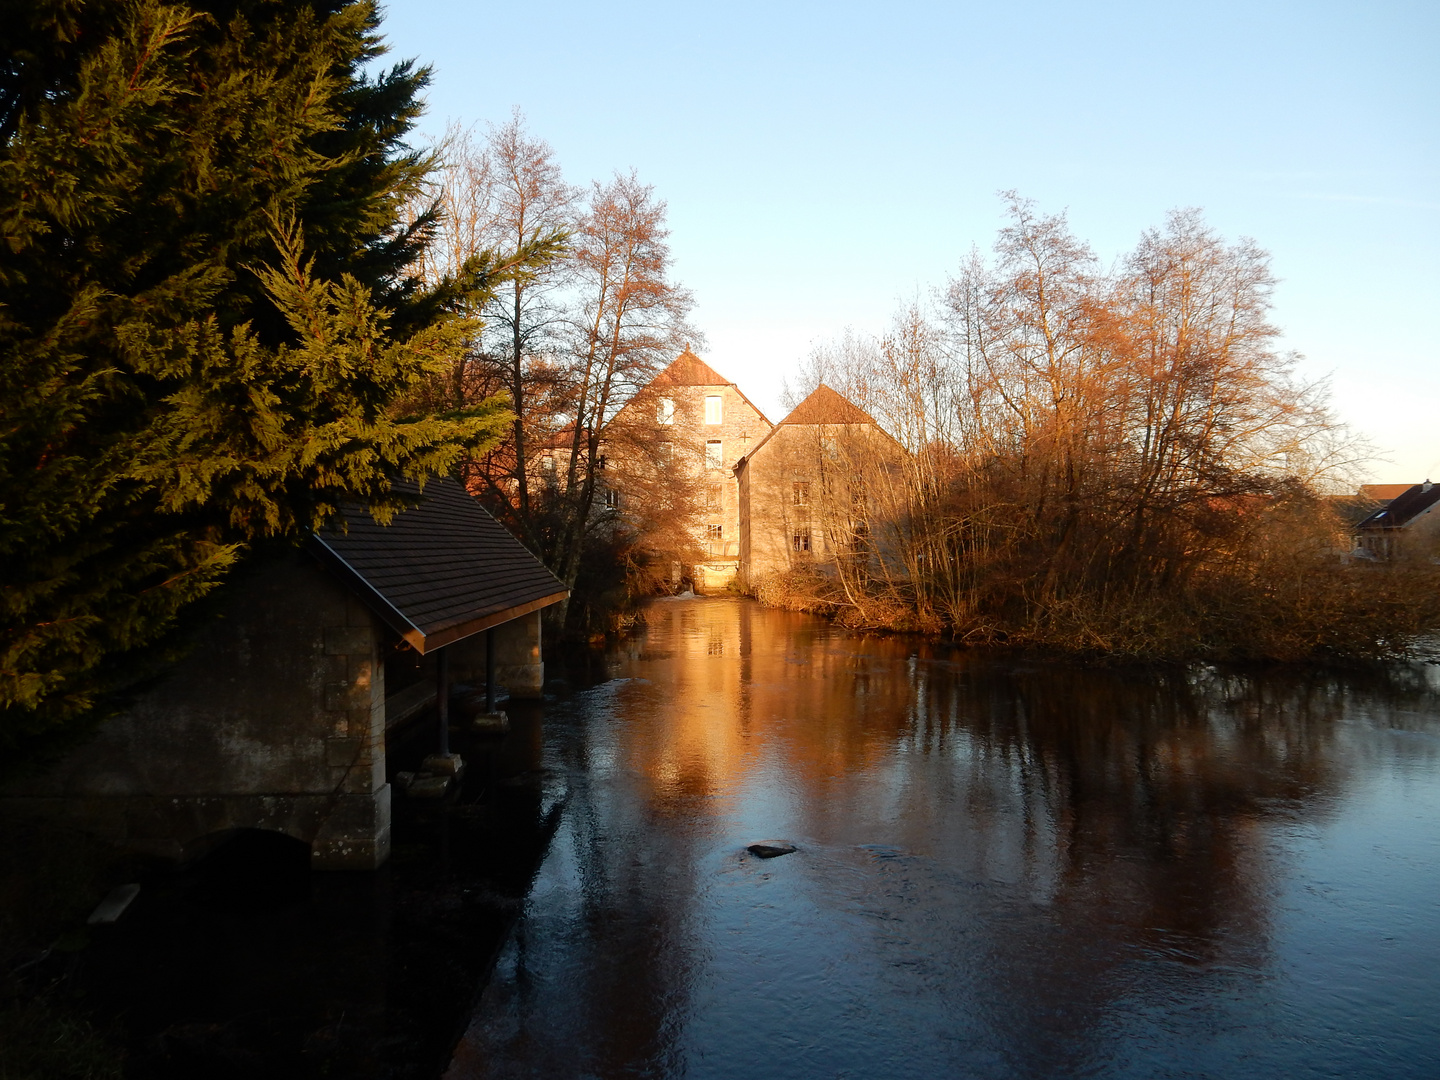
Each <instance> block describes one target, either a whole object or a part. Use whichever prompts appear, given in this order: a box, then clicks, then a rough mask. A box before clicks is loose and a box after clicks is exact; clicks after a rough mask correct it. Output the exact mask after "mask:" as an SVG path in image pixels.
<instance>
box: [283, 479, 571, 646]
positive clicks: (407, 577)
mask: <svg viewBox="0 0 1440 1080" xmlns="http://www.w3.org/2000/svg"><path fill="white" fill-rule="evenodd" d="M395 489H396V490H397V491H401V492H404V493H406V494H409V495H413V496H415V497H417V498H418V499H419V500H420V502H419V505H417V506H415V507H413V508H412V509H409V510H405V511H402V512H401V513H399V514H397V515H395V518H394V519H393V520H392V521H391V523H390V524H389V525H381V524H379V523H378V522H377V521H376V520H375V519H374V518H373V517H371V516H370V513H369V511H367V510H366V509H364V508H363V507H346V509H345V517H346V523H347V528H346V530H345V531H344V532H340V531H338V530H331V529H327V530H324V531H322V532H318V533H315V534H314V535H313V536H312V537H311V542H310V550H311V551H312V552H314V554H315V555H316V556H317V557H318V558H319V559H320V561H321V562H323V563H324V564H325V565H326V566H328V567H329V568H330V569H331V570H333V571H334V572H335V573H336V574H338V575H339V576H340V578H341V579H342V580H344V581H345V583H346V584H347V585H348V586H349V587H350V588H352V589H353V590H354V591H355V593H356V595H358V596H359V597H360V598H361V599H363V600H364V601H365V603H366V604H367V605H368V606H369V607H370V608H371V609H372V610H373V611H374V612H375V614H376V615H377V616H379V617H380V619H382V620H383V621H384V622H385V623H386V624H387V625H389V627H390V628H391V629H392V630H394V631H395V632H396V633H398V634H399V635H400V636H401V637H403V638H404V639H405V640H406V641H408V642H409V643H410V644H411V645H412V646H414V648H415V649H416V650H417V651H419V652H421V653H428V652H434V651H435V650H436V649H438V648H440V647H441V646H444V645H448V644H450V643H451V642H452V641H459V640H460V639H461V638H467V637H469V636H470V635H472V634H477V633H479V632H480V631H481V630H487V629H489V628H490V627H492V626H498V625H499V624H500V623H504V622H509V621H510V620H511V619H517V618H519V617H520V616H521V615H528V614H529V613H530V612H532V611H535V610H537V609H539V608H543V607H548V606H549V605H551V604H554V603H557V602H558V601H560V600H563V599H565V597H566V595H568V591H567V590H566V588H565V586H564V585H562V584H561V583H560V580H559V579H558V578H556V577H555V575H554V574H552V573H551V572H550V571H549V570H547V569H546V568H545V567H544V565H542V564H541V562H540V560H539V559H537V558H535V556H534V555H532V554H530V552H529V551H527V550H526V549H525V548H524V547H523V546H522V545H521V544H520V542H519V541H518V540H516V539H515V538H514V537H513V536H511V535H510V534H509V533H508V532H506V531H505V528H504V526H502V525H501V524H500V523H499V522H498V521H496V520H495V519H494V518H493V517H491V516H490V514H489V513H488V512H487V511H486V510H485V508H484V507H483V506H481V505H480V504H479V503H478V502H476V501H475V499H474V498H472V497H471V496H470V494H469V493H468V492H466V490H465V489H464V488H463V487H461V486H460V484H458V483H457V482H455V481H454V480H449V479H441V480H431V481H429V482H428V483H427V484H426V485H425V490H424V493H423V494H422V493H421V492H420V489H419V487H418V486H417V485H416V484H413V483H409V482H398V483H396V485H395Z"/></svg>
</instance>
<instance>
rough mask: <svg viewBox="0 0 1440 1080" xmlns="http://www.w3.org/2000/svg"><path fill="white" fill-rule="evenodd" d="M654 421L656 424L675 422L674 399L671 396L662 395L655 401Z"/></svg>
mask: <svg viewBox="0 0 1440 1080" xmlns="http://www.w3.org/2000/svg"><path fill="white" fill-rule="evenodd" d="M655 422H656V423H657V424H673V423H675V401H674V399H673V398H668V397H662V398H661V399H660V400H659V401H657V402H656V403H655Z"/></svg>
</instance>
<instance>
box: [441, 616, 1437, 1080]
mask: <svg viewBox="0 0 1440 1080" xmlns="http://www.w3.org/2000/svg"><path fill="white" fill-rule="evenodd" d="M649 616H650V624H649V628H648V631H647V632H646V633H645V634H643V635H642V636H640V637H637V638H634V639H632V640H630V641H628V642H626V643H624V644H622V645H621V646H620V647H619V648H618V649H617V650H616V651H615V652H613V653H612V654H611V656H610V658H609V662H608V663H609V667H608V675H609V676H610V677H609V678H608V680H607V681H604V682H601V683H599V684H598V685H595V686H594V687H592V688H590V689H588V690H585V691H580V692H577V693H575V694H573V695H571V696H569V697H566V698H564V699H562V700H560V701H559V702H557V703H554V704H553V705H551V706H550V707H549V708H548V709H547V716H546V723H547V735H546V738H547V745H546V758H547V768H548V769H549V770H550V771H551V772H552V774H553V780H554V782H556V783H559V784H563V785H565V786H568V800H567V802H566V804H565V809H564V815H563V819H562V821H561V824H560V826H559V831H558V833H557V834H556V836H555V839H554V841H553V843H552V845H551V848H550V851H549V854H548V856H547V858H546V861H545V863H544V864H543V866H542V868H541V870H540V873H539V877H538V879H537V881H536V884H535V886H534V889H533V891H532V893H531V895H530V897H529V899H528V902H527V904H526V907H525V910H524V914H523V916H522V918H521V920H520V923H519V926H518V930H517V932H516V934H515V935H514V937H513V938H512V940H511V942H510V944H509V945H508V946H507V947H506V949H505V951H504V953H503V954H502V957H501V961H500V965H499V967H498V969H497V971H496V974H495V977H494V978H493V980H492V981H491V983H490V985H489V987H488V989H487V991H486V993H485V995H484V997H483V999H482V1001H481V1003H480V1005H479V1007H478V1010H477V1012H476V1014H475V1016H474V1019H473V1021H472V1022H471V1024H470V1027H469V1030H468V1032H467V1034H466V1036H465V1038H464V1040H463V1041H462V1043H461V1045H460V1047H459V1048H458V1050H457V1052H456V1056H455V1059H454V1061H453V1062H452V1064H451V1066H450V1071H449V1074H448V1075H449V1076H450V1077H452V1078H454V1080H460V1078H472V1077H473V1078H481V1077H511V1076H554V1077H582V1076H596V1077H611V1076H654V1077H680V1076H685V1077H752V1078H753V1077H768V1076H784V1077H869V1078H876V1077H890V1076H976V1077H1066V1076H1101V1077H1110V1076H1125V1077H1251V1076H1257V1077H1258V1076H1275V1077H1331V1076H1334V1077H1341V1076H1343V1077H1386V1078H1389V1080H1399V1078H1408V1077H1415V1078H1421V1077H1423V1078H1427V1080H1433V1078H1434V1077H1440V676H1437V672H1436V669H1433V668H1423V667H1416V668H1413V669H1406V670H1403V671H1399V672H1397V673H1395V674H1394V676H1393V677H1387V678H1376V677H1370V678H1366V679H1359V678H1357V677H1347V678H1341V677H1335V676H1324V675H1317V674H1315V673H1314V672H1309V673H1295V672H1289V673H1281V674H1274V673H1271V674H1267V675H1264V676H1259V675H1249V676H1246V675H1236V674H1230V673H1220V672H1203V673H1199V674H1196V673H1190V674H1188V675H1181V674H1173V673H1172V674H1159V675H1157V674H1154V673H1139V672H1130V673H1115V672H1097V671H1087V670H1083V669H1081V668H1077V667H1073V666H1046V665H1040V664H1018V663H1015V662H997V661H995V660H984V659H976V658H973V657H968V656H966V655H964V654H959V653H953V652H950V651H948V650H945V649H943V648H939V647H933V646H926V645H923V644H917V643H916V642H914V641H911V640H905V639H897V638H874V637H864V636H859V635H853V634H848V633H845V632H843V631H839V630H835V629H832V628H830V627H828V626H826V625H824V624H823V623H821V622H819V621H817V620H814V619H811V618H808V617H805V616H800V615H794V614H789V613H783V612H776V611H768V610H765V609H763V608H760V607H758V606H756V605H754V604H751V603H748V602H743V601H732V600H719V599H713V600H690V601H671V602H664V603H659V604H656V605H655V606H654V607H652V608H651V609H650V612H649ZM762 839H781V840H787V841H789V842H791V843H794V844H796V845H797V846H798V847H799V851H798V852H797V853H795V854H793V855H788V856H784V857H782V858H778V859H772V860H760V859H757V858H755V857H753V856H751V855H749V854H747V853H746V851H745V846H746V845H747V844H749V843H752V842H754V841H757V840H762Z"/></svg>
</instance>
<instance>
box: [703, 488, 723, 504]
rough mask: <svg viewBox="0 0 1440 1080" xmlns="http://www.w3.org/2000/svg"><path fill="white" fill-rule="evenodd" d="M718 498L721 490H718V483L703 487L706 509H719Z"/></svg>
mask: <svg viewBox="0 0 1440 1080" xmlns="http://www.w3.org/2000/svg"><path fill="white" fill-rule="evenodd" d="M720 499H721V492H720V485H719V484H710V485H709V486H707V487H706V489H705V509H706V510H719V509H720Z"/></svg>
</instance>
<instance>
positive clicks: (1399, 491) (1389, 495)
mask: <svg viewBox="0 0 1440 1080" xmlns="http://www.w3.org/2000/svg"><path fill="white" fill-rule="evenodd" d="M1414 486H1415V485H1414V484H1361V485H1360V494H1361V495H1363V496H1365V498H1367V499H1374V500H1375V501H1376V502H1387V503H1388V502H1389V501H1390V500H1391V499H1398V498H1399V497H1400V496H1401V495H1404V494H1405V492H1407V491H1409V490H1410V489H1411V488H1412V487H1414Z"/></svg>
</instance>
